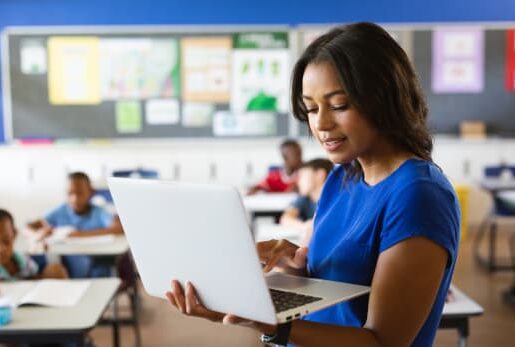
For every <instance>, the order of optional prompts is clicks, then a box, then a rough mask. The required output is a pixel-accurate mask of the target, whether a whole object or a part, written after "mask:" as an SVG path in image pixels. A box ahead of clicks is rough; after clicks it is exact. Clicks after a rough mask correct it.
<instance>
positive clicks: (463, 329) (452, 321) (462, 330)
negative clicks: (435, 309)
mask: <svg viewBox="0 0 515 347" xmlns="http://www.w3.org/2000/svg"><path fill="white" fill-rule="evenodd" d="M451 290H452V292H453V294H454V300H453V301H452V302H448V303H445V306H444V308H443V314H442V319H441V321H440V326H439V329H457V330H458V336H459V337H458V346H459V347H466V346H467V338H468V336H469V319H470V318H471V317H474V316H480V315H482V314H483V312H484V310H483V308H482V307H481V306H480V305H479V304H478V303H477V302H475V301H474V300H472V299H471V298H469V297H468V296H467V295H465V294H464V293H463V292H462V291H461V290H459V289H458V288H456V287H454V286H451Z"/></svg>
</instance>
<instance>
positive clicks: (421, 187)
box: [379, 181, 460, 265]
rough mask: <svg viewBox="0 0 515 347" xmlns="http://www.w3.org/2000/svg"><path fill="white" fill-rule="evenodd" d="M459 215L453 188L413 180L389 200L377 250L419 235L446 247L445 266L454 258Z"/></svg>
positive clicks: (381, 250) (382, 249)
mask: <svg viewBox="0 0 515 347" xmlns="http://www.w3.org/2000/svg"><path fill="white" fill-rule="evenodd" d="M451 189H452V188H451ZM459 215H460V212H459V206H458V203H457V199H456V196H455V194H454V191H452V190H450V189H446V188H445V187H442V186H440V185H438V184H437V183H434V182H431V181H416V182H413V183H411V184H410V185H408V186H407V187H405V188H403V189H401V190H400V191H398V192H397V193H396V194H392V197H391V199H389V203H388V205H387V207H386V211H385V214H384V220H383V231H382V232H381V237H380V247H379V248H380V249H379V251H380V252H383V251H384V250H386V249H388V248H390V247H392V246H394V245H396V244H397V243H399V242H401V241H403V240H406V239H408V238H410V237H415V236H423V237H426V238H428V239H430V240H431V241H433V242H435V243H437V244H438V245H440V246H441V247H443V248H445V249H446V250H447V252H448V253H449V259H448V263H447V264H448V265H449V264H451V262H452V261H453V260H454V259H455V258H456V252H457V246H458V237H459V236H458V235H459V227H460V221H459Z"/></svg>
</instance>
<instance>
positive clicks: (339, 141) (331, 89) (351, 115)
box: [302, 63, 379, 163]
mask: <svg viewBox="0 0 515 347" xmlns="http://www.w3.org/2000/svg"><path fill="white" fill-rule="evenodd" d="M302 96H303V101H304V104H305V105H306V109H307V111H308V122H309V127H310V129H311V132H312V134H313V135H314V137H315V138H316V139H317V140H318V141H319V142H320V144H321V145H322V147H323V148H324V149H325V151H326V152H327V154H328V157H329V159H330V160H331V161H332V162H334V163H349V162H351V161H352V160H354V159H357V158H358V157H361V156H364V155H366V154H367V153H369V152H371V151H372V150H373V146H374V143H377V140H378V137H379V135H378V131H377V130H376V129H375V128H373V127H372V126H371V125H370V123H369V122H368V121H367V120H366V119H365V118H364V117H363V116H362V115H361V114H360V113H359V112H358V111H357V110H356V109H355V108H354V106H353V105H351V104H350V103H349V100H348V98H347V96H346V95H345V92H344V90H343V86H342V85H341V83H340V80H339V78H338V73H337V71H336V70H335V69H334V68H333V66H332V65H331V64H330V63H318V64H309V65H308V66H307V67H306V70H305V71H304V76H303V79H302Z"/></svg>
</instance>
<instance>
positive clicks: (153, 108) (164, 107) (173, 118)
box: [145, 99, 180, 125]
mask: <svg viewBox="0 0 515 347" xmlns="http://www.w3.org/2000/svg"><path fill="white" fill-rule="evenodd" d="M179 118H180V116H179V101H178V100H177V99H152V100H148V101H147V102H146V103H145V119H146V121H147V124H150V125H163V124H177V123H179Z"/></svg>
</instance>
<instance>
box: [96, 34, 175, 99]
mask: <svg viewBox="0 0 515 347" xmlns="http://www.w3.org/2000/svg"><path fill="white" fill-rule="evenodd" d="M99 51H100V52H99V54H100V58H99V59H100V75H101V80H100V89H101V95H102V99H104V100H120V99H147V98H167V97H177V96H179V95H180V72H179V48H178V41H177V40H175V39H169V38H166V39H165V38H163V39H148V38H132V39H129V38H116V39H114V38H113V39H101V40H100V43H99Z"/></svg>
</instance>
